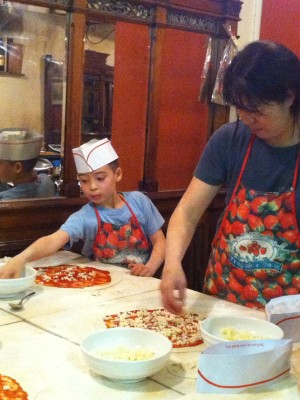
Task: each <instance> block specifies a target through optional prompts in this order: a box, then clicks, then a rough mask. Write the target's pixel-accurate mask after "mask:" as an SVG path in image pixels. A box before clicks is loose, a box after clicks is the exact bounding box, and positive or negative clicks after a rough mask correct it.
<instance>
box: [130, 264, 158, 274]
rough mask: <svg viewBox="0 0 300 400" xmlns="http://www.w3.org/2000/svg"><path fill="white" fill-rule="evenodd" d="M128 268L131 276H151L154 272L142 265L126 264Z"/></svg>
mask: <svg viewBox="0 0 300 400" xmlns="http://www.w3.org/2000/svg"><path fill="white" fill-rule="evenodd" d="M128 268H129V269H130V270H131V271H130V273H131V275H137V276H153V275H154V273H155V271H152V270H151V268H149V267H147V265H144V264H141V263H139V264H135V263H128Z"/></svg>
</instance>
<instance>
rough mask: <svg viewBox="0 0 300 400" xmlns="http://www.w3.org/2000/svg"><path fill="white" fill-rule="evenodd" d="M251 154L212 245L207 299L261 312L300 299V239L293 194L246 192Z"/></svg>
mask: <svg viewBox="0 0 300 400" xmlns="http://www.w3.org/2000/svg"><path fill="white" fill-rule="evenodd" d="M254 139H255V136H252V139H251V141H250V143H249V146H248V149H247V153H246V156H245V159H244V162H243V165H242V168H241V171H240V174H239V177H238V180H237V183H236V186H235V188H234V191H233V193H232V196H231V199H230V201H229V204H228V206H227V208H226V210H225V213H224V216H223V218H222V221H221V225H220V227H219V230H218V232H217V233H216V236H215V239H214V241H213V244H212V253H211V256H210V259H209V262H208V267H207V271H206V274H205V283H204V293H208V294H211V295H216V296H218V297H221V298H223V299H226V300H229V301H231V302H234V303H239V304H243V305H245V306H248V307H254V308H261V307H264V305H265V304H266V303H267V302H268V301H269V300H270V299H272V298H274V297H279V296H283V295H289V294H298V293H300V234H299V229H298V224H297V217H296V197H295V189H296V184H297V178H298V169H299V154H298V157H297V161H296V166H295V171H294V176H293V182H292V187H291V189H290V190H288V191H286V192H282V193H270V192H267V193H263V192H258V191H255V190H253V189H249V188H246V187H244V186H243V184H242V183H241V180H242V176H243V173H244V170H245V167H246V164H247V161H248V158H249V155H250V152H251V149H252V145H253V142H254Z"/></svg>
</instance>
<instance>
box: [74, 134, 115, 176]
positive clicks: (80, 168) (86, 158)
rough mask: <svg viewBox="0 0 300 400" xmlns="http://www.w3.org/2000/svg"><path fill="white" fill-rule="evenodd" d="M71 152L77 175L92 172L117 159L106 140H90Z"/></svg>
mask: <svg viewBox="0 0 300 400" xmlns="http://www.w3.org/2000/svg"><path fill="white" fill-rule="evenodd" d="M72 151H73V156H74V161H75V165H76V170H77V173H78V174H86V173H89V172H93V171H95V170H96V169H98V168H101V167H103V166H104V165H107V164H109V163H111V162H112V161H114V160H116V159H117V158H119V157H118V155H117V153H116V152H115V150H114V149H113V147H112V145H111V143H110V141H109V140H108V139H102V140H97V139H92V140H90V141H89V142H87V143H84V144H83V145H81V146H80V147H77V148H76V149H73V150H72Z"/></svg>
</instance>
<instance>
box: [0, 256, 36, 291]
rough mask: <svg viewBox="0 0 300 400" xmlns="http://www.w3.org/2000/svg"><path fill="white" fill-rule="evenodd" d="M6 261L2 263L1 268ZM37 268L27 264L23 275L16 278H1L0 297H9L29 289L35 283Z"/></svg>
mask: <svg viewBox="0 0 300 400" xmlns="http://www.w3.org/2000/svg"><path fill="white" fill-rule="evenodd" d="M4 265H5V263H0V269H1V268H2V267H4ZM35 277H36V270H35V269H34V268H32V267H29V266H25V268H24V271H23V273H22V275H21V276H20V277H19V278H15V279H0V298H9V297H14V296H17V295H18V294H20V293H22V292H24V291H25V290H27V289H29V288H30V287H31V286H33V285H34V284H35Z"/></svg>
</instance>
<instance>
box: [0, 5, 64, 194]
mask: <svg viewBox="0 0 300 400" xmlns="http://www.w3.org/2000/svg"><path fill="white" fill-rule="evenodd" d="M66 26H67V16H66V14H65V13H64V12H61V11H59V13H57V12H56V11H55V10H49V9H47V8H42V7H35V6H28V5H22V4H17V3H11V2H6V3H4V5H3V6H1V7H0V38H1V43H2V45H1V46H0V53H1V54H2V56H3V57H2V59H3V63H1V57H0V90H1V96H0V129H18V130H25V131H34V132H38V133H40V134H41V135H43V138H44V141H43V146H42V149H41V153H40V159H39V160H38V162H37V164H36V169H35V173H37V177H39V174H44V173H45V174H48V175H50V177H51V180H52V181H53V182H54V184H55V189H56V192H55V195H59V185H60V184H61V180H60V166H61V149H63V142H64V138H63V134H62V133H63V132H64V114H65V92H66V84H65V82H66ZM1 65H2V67H1ZM51 145H54V147H52V148H51ZM0 179H1V177H0ZM1 189H3V185H1V187H0V190H1ZM24 197H26V195H24Z"/></svg>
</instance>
